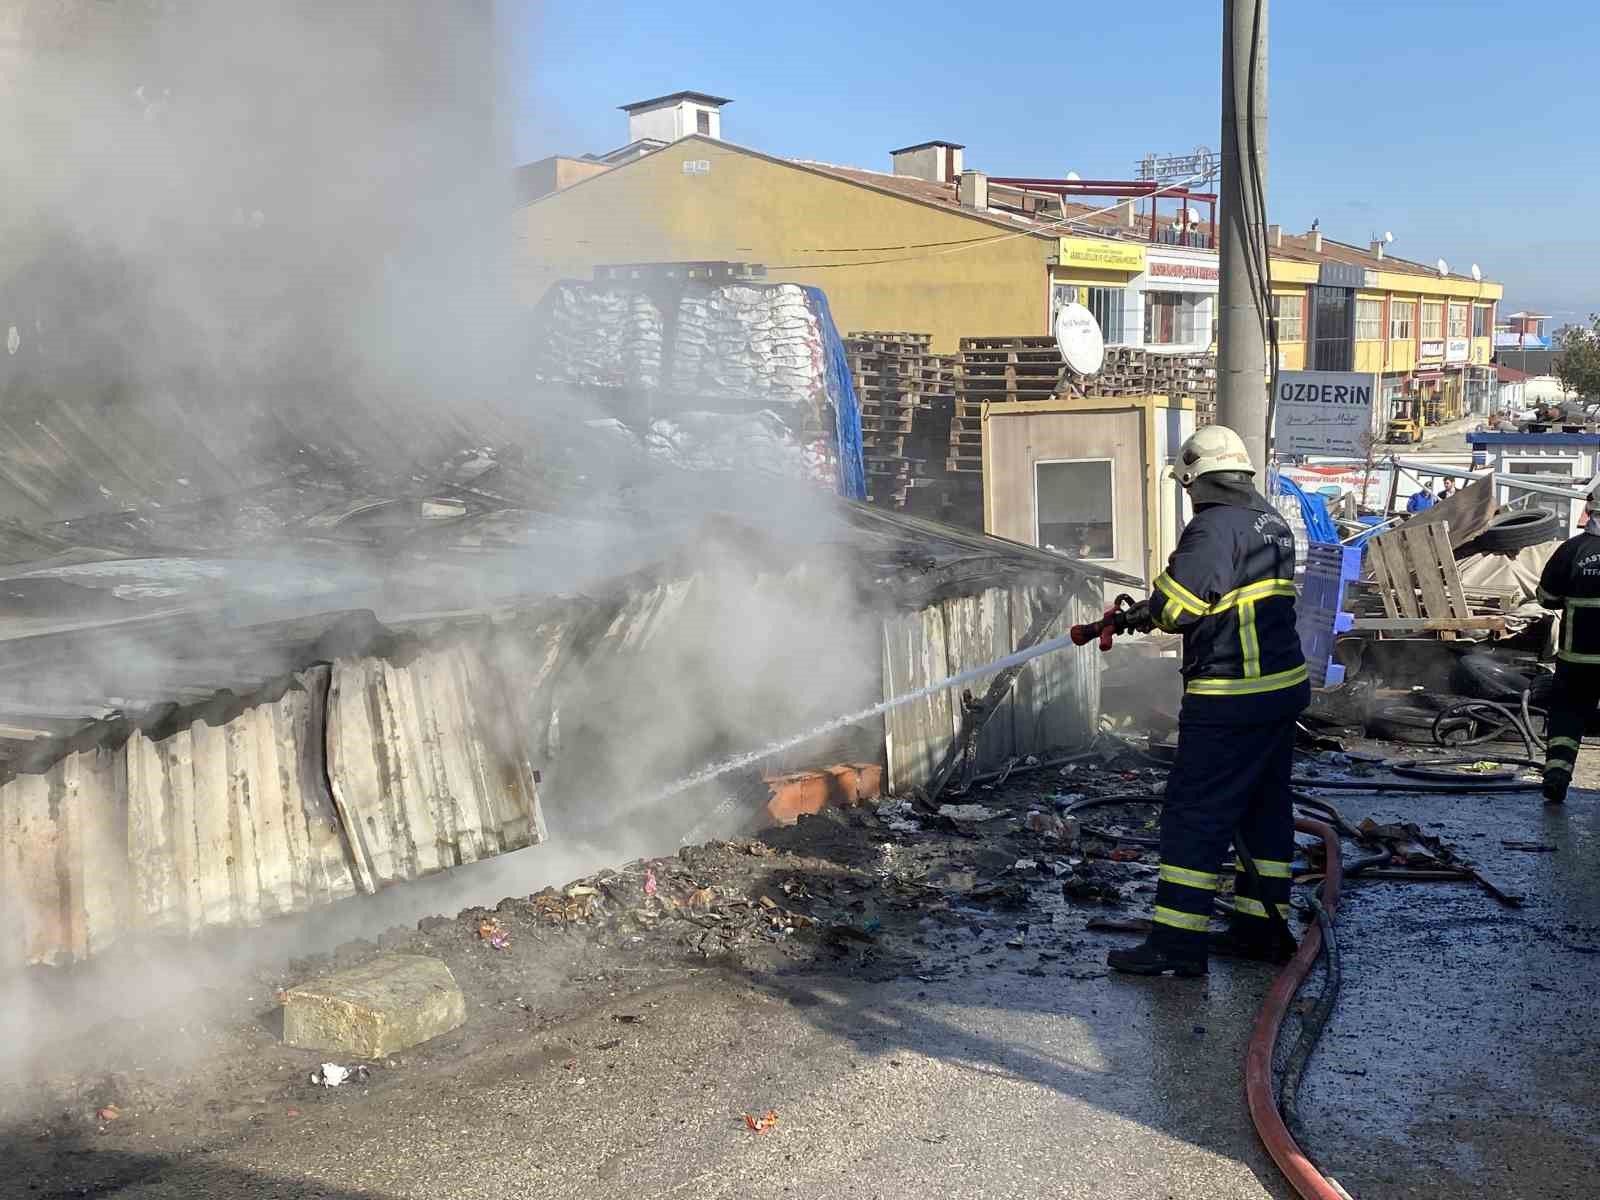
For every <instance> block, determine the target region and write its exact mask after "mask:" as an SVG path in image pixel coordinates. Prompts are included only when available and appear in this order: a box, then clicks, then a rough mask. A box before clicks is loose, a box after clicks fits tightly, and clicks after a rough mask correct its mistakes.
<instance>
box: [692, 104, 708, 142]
mask: <svg viewBox="0 0 1600 1200" xmlns="http://www.w3.org/2000/svg"><path fill="white" fill-rule="evenodd" d="M694 128H695V132H696V133H703V134H705V135H706V136H707V137H709V136H710V135H711V114H710V113H708V112H707V111H706V110H705V109H703V108H697V109H695V110H694Z"/></svg>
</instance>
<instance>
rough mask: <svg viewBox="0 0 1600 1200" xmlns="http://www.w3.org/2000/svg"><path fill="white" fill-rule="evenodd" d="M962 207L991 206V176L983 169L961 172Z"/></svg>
mask: <svg viewBox="0 0 1600 1200" xmlns="http://www.w3.org/2000/svg"><path fill="white" fill-rule="evenodd" d="M960 196H961V207H962V208H984V209H986V208H988V207H989V177H988V176H987V175H985V174H984V173H983V172H982V171H963V172H961V188H960Z"/></svg>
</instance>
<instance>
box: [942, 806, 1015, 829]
mask: <svg viewBox="0 0 1600 1200" xmlns="http://www.w3.org/2000/svg"><path fill="white" fill-rule="evenodd" d="M939 815H940V816H941V817H949V818H950V819H951V820H952V821H962V822H965V823H966V824H968V825H976V824H978V823H979V822H981V821H992V820H994V819H995V818H996V817H998V816H999V815H1000V814H999V813H997V812H996V811H995V810H994V809H992V808H988V807H986V806H984V805H982V804H941V805H940V806H939Z"/></svg>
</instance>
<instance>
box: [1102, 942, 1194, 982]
mask: <svg viewBox="0 0 1600 1200" xmlns="http://www.w3.org/2000/svg"><path fill="white" fill-rule="evenodd" d="M1106 966H1108V967H1110V968H1111V969H1112V970H1113V971H1121V972H1122V973H1123V974H1125V975H1176V976H1178V977H1179V978H1182V979H1191V978H1195V977H1197V976H1201V975H1204V974H1205V973H1206V960H1205V959H1203V958H1190V957H1186V956H1183V955H1177V954H1171V953H1168V952H1167V951H1165V950H1163V949H1161V948H1160V947H1158V946H1152V945H1151V944H1150V943H1149V942H1145V943H1144V945H1142V946H1135V947H1134V948H1133V949H1132V950H1113V951H1112V952H1111V953H1110V954H1107V955H1106Z"/></svg>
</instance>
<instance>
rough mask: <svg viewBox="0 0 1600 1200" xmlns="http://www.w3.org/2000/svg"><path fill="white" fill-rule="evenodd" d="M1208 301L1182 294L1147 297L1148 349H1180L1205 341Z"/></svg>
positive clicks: (1146, 342) (1157, 293)
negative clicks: (1171, 347) (1162, 347)
mask: <svg viewBox="0 0 1600 1200" xmlns="http://www.w3.org/2000/svg"><path fill="white" fill-rule="evenodd" d="M1205 301H1206V297H1204V296H1193V295H1187V294H1185V293H1183V292H1146V293H1145V294H1144V340H1145V345H1147V346H1179V345H1185V344H1194V343H1197V342H1201V341H1204V340H1205V336H1204V335H1205V333H1206V332H1207V330H1206V319H1205V316H1204V312H1203V309H1204V305H1205Z"/></svg>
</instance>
